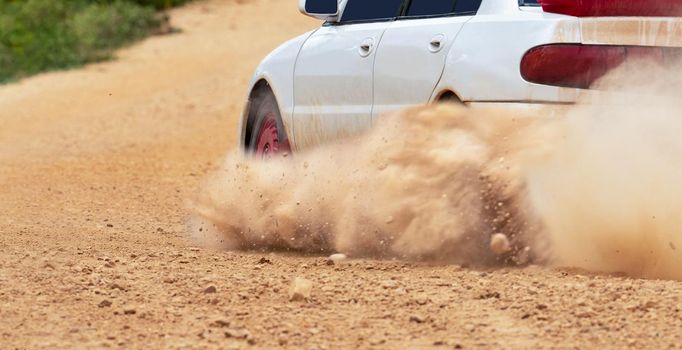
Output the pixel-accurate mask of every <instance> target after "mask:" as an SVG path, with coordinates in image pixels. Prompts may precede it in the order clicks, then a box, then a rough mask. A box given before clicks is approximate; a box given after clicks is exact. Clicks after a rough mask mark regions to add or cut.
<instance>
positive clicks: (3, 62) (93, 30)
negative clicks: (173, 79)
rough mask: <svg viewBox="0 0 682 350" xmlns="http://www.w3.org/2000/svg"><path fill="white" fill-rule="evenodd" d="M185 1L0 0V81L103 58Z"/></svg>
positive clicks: (139, 34)
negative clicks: (164, 11)
mask: <svg viewBox="0 0 682 350" xmlns="http://www.w3.org/2000/svg"><path fill="white" fill-rule="evenodd" d="M186 1H187V0H112V1H104V0H0V83H2V82H7V81H10V80H14V79H18V78H21V77H24V76H28V75H32V74H36V73H39V72H44V71H47V70H52V69H66V68H71V67H75V66H79V65H82V64H84V63H88V62H93V61H98V60H102V59H106V58H108V57H110V56H111V54H112V52H113V50H114V49H116V48H118V47H121V46H122V45H125V44H128V43H130V42H132V41H134V40H137V39H140V38H143V37H145V36H147V35H148V34H149V33H150V32H152V31H153V30H154V29H156V28H158V27H159V26H160V25H161V24H162V19H161V16H159V15H158V14H157V13H156V11H155V9H160V8H165V7H169V6H174V5H178V4H181V3H184V2H186Z"/></svg>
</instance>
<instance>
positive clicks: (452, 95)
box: [433, 89, 464, 105]
mask: <svg viewBox="0 0 682 350" xmlns="http://www.w3.org/2000/svg"><path fill="white" fill-rule="evenodd" d="M433 102H435V103H439V102H452V103H459V104H462V105H463V104H464V101H462V98H461V97H459V95H458V94H457V93H456V92H454V91H453V89H443V90H441V91H439V92H438V93H436V95H435V97H434V98H433Z"/></svg>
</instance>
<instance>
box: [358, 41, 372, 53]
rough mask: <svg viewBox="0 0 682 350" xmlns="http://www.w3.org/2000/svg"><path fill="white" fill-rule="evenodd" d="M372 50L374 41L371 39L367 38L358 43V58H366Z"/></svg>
mask: <svg viewBox="0 0 682 350" xmlns="http://www.w3.org/2000/svg"><path fill="white" fill-rule="evenodd" d="M373 49H374V39H373V38H367V39H365V40H363V41H362V43H360V48H359V49H358V52H359V54H360V56H362V57H367V56H369V54H371V53H372V50H373Z"/></svg>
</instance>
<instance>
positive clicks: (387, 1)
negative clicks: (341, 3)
mask: <svg viewBox="0 0 682 350" xmlns="http://www.w3.org/2000/svg"><path fill="white" fill-rule="evenodd" d="M402 4H403V0H348V3H347V4H346V8H345V9H344V10H343V15H342V17H341V22H356V21H378V20H383V19H390V18H395V17H397V16H398V15H399V14H400V9H401V6H402Z"/></svg>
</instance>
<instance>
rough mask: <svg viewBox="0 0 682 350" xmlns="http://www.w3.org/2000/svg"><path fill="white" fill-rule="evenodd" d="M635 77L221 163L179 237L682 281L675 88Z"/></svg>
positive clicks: (400, 120) (410, 114) (636, 71)
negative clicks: (565, 102) (572, 97)
mask: <svg viewBox="0 0 682 350" xmlns="http://www.w3.org/2000/svg"><path fill="white" fill-rule="evenodd" d="M647 67H649V68H650V69H642V64H641V62H637V64H626V65H625V66H624V67H622V68H620V69H618V70H617V71H616V72H614V73H612V74H610V75H609V76H608V77H606V78H605V79H603V80H602V81H601V82H600V83H599V84H600V85H599V86H600V90H599V91H597V92H595V91H592V92H590V93H589V94H588V95H586V96H585V97H583V98H581V102H580V103H578V104H576V105H574V106H559V107H548V108H545V109H537V110H534V111H529V110H520V109H513V110H512V109H510V110H489V109H468V108H464V107H458V106H454V105H436V106H429V107H415V108H412V109H408V110H404V111H401V112H397V113H393V114H389V115H386V116H383V117H382V118H381V119H380V120H378V121H376V123H375V126H374V127H373V128H372V129H371V130H369V131H368V132H367V133H366V134H364V135H361V136H358V137H356V138H353V139H347V140H342V141H338V142H336V143H333V144H330V145H326V146H323V147H319V148H317V149H313V150H308V151H304V152H299V153H296V154H294V155H292V156H289V157H286V158H283V159H271V160H267V161H263V160H257V159H253V158H252V157H248V156H243V155H242V154H241V153H239V152H234V153H231V154H230V155H228V156H227V159H226V161H225V163H224V166H223V167H222V168H221V169H220V171H218V172H216V173H215V174H213V176H212V177H211V178H210V179H208V180H207V181H206V185H205V186H204V188H203V190H202V192H201V193H200V195H198V197H197V198H196V199H195V200H194V201H193V203H192V209H193V211H194V213H195V216H194V218H193V219H192V223H191V225H190V231H191V234H192V235H193V236H194V238H195V239H197V240H199V241H200V242H202V243H204V244H207V245H211V246H218V247H222V248H225V249H246V250H294V251H298V252H305V253H315V254H319V253H324V254H327V253H334V252H341V253H345V254H348V255H349V256H351V257H371V258H397V259H406V260H418V261H435V262H442V263H459V264H471V265H496V264H513V265H523V264H528V263H536V264H546V265H550V266H572V267H579V268H584V269H588V270H591V271H598V272H620V273H626V274H629V275H632V276H638V277H651V278H671V279H682V269H679V268H678V267H679V266H682V265H680V263H681V262H682V255H681V253H682V183H681V182H680V179H681V178H682V176H681V175H682V165H681V164H680V160H681V159H682V138H681V137H680V135H682V118H680V117H682V116H680V111H682V102H681V101H682V99H680V95H681V94H682V93H681V91H682V90H681V89H680V87H682V84H681V82H682V81H681V80H680V79H679V78H677V77H678V76H679V74H671V73H670V71H669V70H666V71H662V70H660V68H658V67H655V66H653V65H650V66H647ZM654 76H655V77H665V78H660V79H658V78H657V79H652V77H654ZM652 80H656V82H654V83H652V82H651V81H652Z"/></svg>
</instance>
